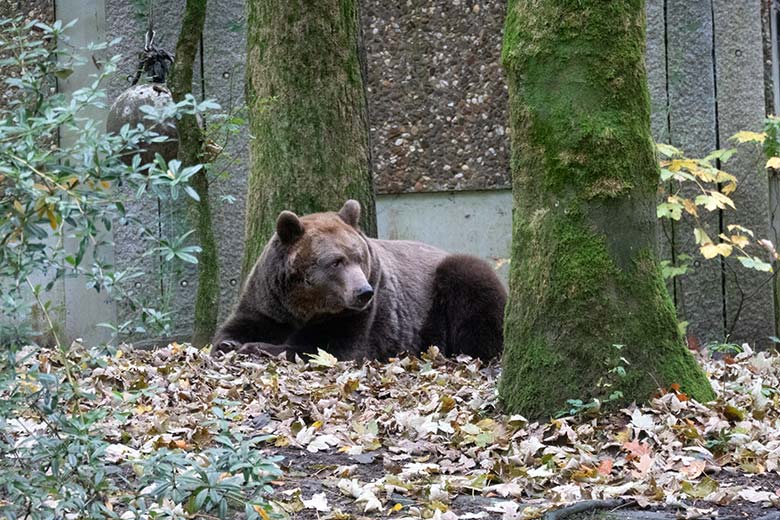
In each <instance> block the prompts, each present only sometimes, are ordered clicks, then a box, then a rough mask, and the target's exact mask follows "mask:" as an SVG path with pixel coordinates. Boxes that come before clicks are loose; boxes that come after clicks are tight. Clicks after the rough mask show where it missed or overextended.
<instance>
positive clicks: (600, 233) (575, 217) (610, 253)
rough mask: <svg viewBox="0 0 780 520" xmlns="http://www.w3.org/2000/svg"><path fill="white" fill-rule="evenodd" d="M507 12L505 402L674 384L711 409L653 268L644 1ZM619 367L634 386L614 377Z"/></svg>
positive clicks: (516, 407) (520, 5)
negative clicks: (509, 211) (509, 226)
mask: <svg viewBox="0 0 780 520" xmlns="http://www.w3.org/2000/svg"><path fill="white" fill-rule="evenodd" d="M508 9H509V11H508V15H507V24H506V28H505V33H504V35H505V36H504V38H505V40H504V49H503V61H504V67H505V69H506V72H507V77H508V81H509V92H510V124H511V127H512V157H511V169H512V178H513V194H514V205H515V212H514V218H513V238H512V243H513V246H512V264H511V267H510V282H509V284H510V298H509V303H508V306H507V313H506V321H505V339H504V344H505V354H504V371H503V376H502V380H501V383H500V388H499V391H500V394H501V397H502V399H503V400H504V402H505V404H506V405H507V407H508V408H509V409H510V410H511V411H513V412H520V413H524V414H527V415H529V416H544V415H548V414H552V413H554V412H556V411H557V410H560V409H562V408H563V407H564V406H565V403H566V400H567V399H585V400H587V399H590V398H594V397H595V398H602V399H603V398H606V397H607V396H608V395H609V394H610V393H611V392H613V391H614V390H620V391H621V392H622V393H623V395H624V398H623V401H624V402H628V401H632V400H638V401H643V400H645V399H647V398H648V397H650V396H651V395H652V394H653V393H654V392H655V391H656V389H657V388H658V386H659V385H660V386H666V387H668V386H669V385H671V384H673V383H678V384H680V385H681V386H682V388H683V391H686V392H688V393H689V394H690V395H692V396H694V397H696V398H698V399H700V400H708V399H710V398H712V397H713V393H712V389H711V387H710V385H709V382H708V381H707V379H706V377H705V376H704V374H703V373H702V371H701V369H700V368H699V367H698V365H697V364H696V361H695V360H694V358H693V357H692V356H691V354H690V353H689V352H688V351H687V349H686V348H685V346H684V345H683V342H682V337H681V336H680V334H679V332H678V329H677V324H676V317H675V313H674V309H673V306H672V304H671V300H670V298H669V296H668V294H667V292H666V288H665V286H664V284H663V280H662V277H661V275H660V270H659V269H658V266H657V264H656V260H655V251H654V248H655V212H654V204H655V190H656V186H657V182H658V176H659V171H658V166H657V163H656V159H655V153H654V147H653V143H652V139H651V137H650V103H649V95H648V92H647V81H646V73H645V70H644V22H645V21H644V2H642V1H638V0H631V1H625V2H603V1H601V0H576V1H575V0H570V1H559V0H513V1H510V2H509V6H508ZM615 344H620V345H624V347H623V348H622V349H621V350H618V349H616V348H614V347H613V345H615ZM621 356H622V357H624V358H626V359H627V360H628V362H629V363H630V365H628V366H627V367H626V368H627V373H626V376H625V377H623V378H620V377H616V376H614V374H610V372H609V371H610V369H611V368H614V367H616V366H618V365H621V364H623V363H622V362H621V361H620V357H621ZM605 383H609V385H610V386H607V385H605Z"/></svg>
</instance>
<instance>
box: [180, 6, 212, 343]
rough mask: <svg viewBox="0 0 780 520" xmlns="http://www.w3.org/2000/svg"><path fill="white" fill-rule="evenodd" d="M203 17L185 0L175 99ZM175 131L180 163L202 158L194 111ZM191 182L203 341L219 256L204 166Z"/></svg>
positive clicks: (202, 10) (188, 72)
mask: <svg viewBox="0 0 780 520" xmlns="http://www.w3.org/2000/svg"><path fill="white" fill-rule="evenodd" d="M205 20H206V0H187V3H186V6H185V9H184V19H183V20H182V26H181V31H180V32H179V39H178V41H177V43H176V61H175V62H174V64H173V71H172V72H171V77H170V79H169V81H168V85H169V86H170V89H171V96H172V97H173V100H174V101H175V102H177V103H178V102H179V101H182V100H183V99H184V98H185V96H186V95H187V94H191V93H192V66H193V63H194V62H195V56H196V55H197V53H198V46H199V44H200V39H201V36H202V34H203V24H204V22H205ZM176 126H177V130H178V132H179V154H178V157H179V160H180V161H181V162H182V165H183V166H194V165H196V164H198V163H202V162H203V157H202V156H203V131H202V130H201V128H200V126H199V125H198V121H197V119H196V118H195V116H194V115H192V114H190V115H185V116H183V117H182V118H181V119H180V120H179V121H178V122H177V125H176ZM192 186H193V188H194V189H195V191H196V192H197V193H198V197H199V198H200V201H198V202H193V205H194V217H195V230H196V234H197V236H198V241H199V244H200V247H201V253H200V256H199V258H198V291H197V293H196V295H195V322H194V329H193V332H192V343H193V344H194V345H196V346H199V347H200V346H204V345H207V344H208V343H209V342H210V341H211V337H212V336H213V335H214V332H215V331H216V328H217V317H218V314H219V256H218V253H217V241H216V239H215V238H214V228H213V226H212V218H211V203H210V201H209V181H208V177H207V172H206V168H205V167H204V168H203V169H201V170H200V171H199V172H198V173H196V174H195V175H194V176H193V177H192Z"/></svg>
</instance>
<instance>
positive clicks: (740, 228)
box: [726, 224, 755, 238]
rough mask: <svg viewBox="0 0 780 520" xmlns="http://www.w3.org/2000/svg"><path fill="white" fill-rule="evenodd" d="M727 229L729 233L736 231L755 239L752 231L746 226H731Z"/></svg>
mask: <svg viewBox="0 0 780 520" xmlns="http://www.w3.org/2000/svg"><path fill="white" fill-rule="evenodd" d="M726 229H728V230H729V231H734V230H735V229H736V230H737V231H739V232H740V233H745V234H746V235H750V236H751V238H752V237H755V235H754V234H753V232H752V231H750V230H749V229H748V228H746V227H744V226H740V225H739V224H729V225H728V226H727V228H726Z"/></svg>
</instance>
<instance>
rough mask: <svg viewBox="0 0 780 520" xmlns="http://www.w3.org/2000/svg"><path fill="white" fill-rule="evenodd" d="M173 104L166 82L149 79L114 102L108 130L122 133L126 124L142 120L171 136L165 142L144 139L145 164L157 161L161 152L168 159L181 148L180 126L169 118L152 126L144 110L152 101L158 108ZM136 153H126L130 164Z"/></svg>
mask: <svg viewBox="0 0 780 520" xmlns="http://www.w3.org/2000/svg"><path fill="white" fill-rule="evenodd" d="M171 104H173V98H172V97H171V92H170V91H169V90H168V89H167V88H166V87H165V86H164V85H162V84H159V83H145V84H138V85H134V86H132V87H130V88H128V89H127V90H125V91H124V92H122V94H120V95H119V97H118V98H116V101H114V103H113V104H112V105H111V110H110V111H109V113H108V119H107V120H106V130H107V131H108V132H109V133H119V130H120V129H121V128H122V127H123V126H124V125H130V126H131V127H133V128H134V127H136V126H137V125H138V124H139V123H141V124H142V125H144V127H146V128H149V129H151V130H154V131H155V132H157V133H158V134H160V135H165V136H167V137H168V140H167V141H165V142H163V143H144V144H143V145H142V146H141V149H139V153H140V154H141V164H146V163H150V162H152V161H154V156H155V154H157V153H159V154H160V155H162V156H163V158H164V159H165V160H166V161H170V160H171V159H175V158H176V154H177V153H178V151H179V133H178V132H177V130H176V121H175V120H174V119H168V120H166V121H165V122H164V123H162V124H160V123H157V124H155V125H154V126H152V127H151V128H150V127H149V125H150V124H152V121H149V120H148V119H145V118H144V116H145V114H144V113H143V112H142V111H141V110H140V109H141V107H142V106H145V105H150V106H153V107H155V108H164V107H165V106H167V105H171ZM133 155H135V154H129V155H125V156H124V157H123V161H124V162H125V163H126V164H130V163H131V162H132V159H133Z"/></svg>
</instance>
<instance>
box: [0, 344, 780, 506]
mask: <svg viewBox="0 0 780 520" xmlns="http://www.w3.org/2000/svg"><path fill="white" fill-rule="evenodd" d="M74 356H77V357H78V356H82V359H81V360H79V359H77V360H76V361H78V362H80V363H83V364H85V366H91V367H93V368H91V369H87V370H86V371H85V372H84V373H83V374H82V377H81V381H80V386H81V387H82V388H83V389H84V391H85V392H89V393H91V394H93V395H94V399H92V400H90V401H85V402H84V404H83V406H84V407H85V408H90V407H93V408H97V407H105V406H108V407H110V409H111V410H112V414H110V415H109V416H107V417H106V418H105V420H104V422H103V423H102V428H103V429H104V431H105V432H106V435H107V436H108V438H109V439H110V440H111V443H112V444H110V445H109V447H108V448H107V449H106V453H105V456H106V457H107V458H109V459H110V460H115V461H120V460H135V459H142V458H144V457H148V456H149V455H150V454H152V453H154V452H155V451H156V450H158V449H161V448H165V449H170V450H181V451H182V452H186V453H188V454H189V455H191V456H197V452H198V450H200V449H201V448H203V447H204V446H205V445H207V444H208V443H210V442H213V439H214V436H215V435H218V431H217V430H218V428H217V427H216V424H217V423H219V422H220V421H227V422H228V423H229V424H230V425H231V428H232V429H235V430H237V431H240V432H241V433H242V434H244V435H247V436H254V435H264V436H269V437H268V441H266V442H261V443H259V444H258V445H257V446H258V448H259V449H263V450H268V451H269V452H271V453H273V452H274V450H276V449H277V447H286V448H285V449H287V450H290V449H295V450H300V452H301V453H303V454H304V455H303V456H304V457H310V456H318V457H322V456H324V454H340V455H341V456H342V457H343V458H345V459H346V458H347V457H351V459H350V462H349V463H347V462H340V463H339V464H342V465H334V467H331V468H327V469H323V470H322V472H321V473H320V474H318V475H317V476H316V478H317V479H318V480H317V481H318V482H320V483H321V486H320V487H319V488H318V489H313V488H312V489H305V490H304V491H301V489H297V490H284V485H285V481H284V479H282V480H281V482H280V483H278V485H277V488H278V489H277V491H276V492H274V493H273V494H272V495H271V498H272V499H273V504H274V507H275V510H276V513H278V514H281V515H282V516H285V515H287V516H290V515H293V516H294V515H296V514H300V512H301V511H304V510H310V512H311V514H315V513H316V514H322V515H326V514H327V515H328V516H327V518H348V517H349V513H341V512H340V509H338V508H339V507H346V506H344V501H347V503H348V504H351V507H352V508H353V511H356V512H359V513H360V514H363V515H368V516H370V517H373V518H379V517H387V516H388V515H389V516H390V517H391V518H399V519H400V518H423V517H424V518H440V519H450V520H456V519H459V518H460V519H465V518H488V517H491V518H496V516H495V515H497V514H498V515H499V516H503V517H504V518H537V517H538V516H539V515H541V514H543V513H544V512H545V511H547V510H549V509H551V508H558V507H561V506H562V505H564V504H568V503H570V502H573V501H579V500H610V499H630V500H632V501H635V502H636V503H638V504H640V505H658V506H663V505H664V504H686V503H690V501H692V500H696V501H698V502H697V504H698V505H697V507H696V508H692V509H690V510H689V511H688V512H687V513H685V514H684V515H683V516H685V515H688V516H691V517H693V516H695V515H697V514H701V511H704V510H706V508H704V507H702V505H708V504H709V505H710V507H715V506H720V505H725V504H729V503H732V502H734V501H744V502H748V503H755V504H758V505H761V506H767V507H769V506H775V507H777V506H780V495H779V494H778V493H779V492H780V491H779V490H778V489H777V487H780V486H775V487H774V488H762V487H761V485H756V484H754V483H753V482H752V481H751V480H749V479H748V478H747V477H744V475H746V474H749V475H754V474H758V475H762V474H767V473H774V474H776V475H780V391H779V390H778V389H780V357H778V356H777V355H770V354H767V353H763V352H761V353H757V354H756V353H754V352H752V351H751V350H750V349H749V348H746V349H745V351H744V352H743V353H740V354H738V355H736V356H733V357H731V358H729V359H728V360H722V361H715V360H708V361H706V366H705V369H706V371H707V373H708V374H710V377H711V380H712V383H713V386H714V388H715V389H716V390H717V392H718V396H719V397H718V400H717V402H715V403H712V404H711V405H709V406H705V405H703V404H701V403H698V402H696V401H693V400H691V399H689V398H688V397H687V396H686V395H685V394H683V393H682V392H680V388H679V386H678V387H675V385H672V387H671V390H670V391H669V392H666V393H663V394H662V395H659V396H658V397H657V398H656V399H654V400H652V401H651V402H650V403H649V404H648V405H647V406H631V407H628V408H626V409H624V410H621V411H619V412H615V413H613V414H612V415H606V414H604V413H600V414H596V415H594V416H585V415H582V416H576V417H560V418H557V419H552V420H550V421H536V422H534V421H528V420H527V419H526V418H524V417H522V416H520V415H511V416H508V415H504V414H502V413H501V406H500V403H499V402H498V397H497V394H496V388H497V384H496V383H497V377H499V374H498V370H497V369H496V367H493V366H488V367H485V366H483V365H482V364H481V363H480V362H479V361H478V360H474V359H470V358H465V357H462V358H459V359H458V360H447V359H445V358H443V357H442V356H441V355H439V353H438V351H437V350H435V349H432V350H431V351H429V352H427V353H426V354H425V355H424V356H422V357H421V358H420V359H416V358H409V357H402V358H399V359H393V360H391V361H390V362H388V363H384V364H383V363H377V362H365V363H356V362H348V363H344V362H338V361H336V360H335V358H334V357H333V356H331V355H330V354H328V353H326V352H324V351H319V352H318V353H317V354H316V355H314V356H311V357H310V358H308V359H307V360H300V361H298V362H295V363H291V362H287V361H284V360H279V359H263V360H254V359H246V358H243V357H241V356H238V355H235V354H230V355H228V356H227V357H226V358H225V359H224V360H215V359H213V358H211V357H210V356H209V355H208V353H206V352H203V351H199V350H197V349H194V348H192V347H189V346H186V345H178V344H174V345H171V346H169V347H166V348H163V349H160V350H157V351H154V352H148V351H135V350H132V349H126V350H120V351H119V352H117V354H116V355H114V356H104V357H102V358H100V359H92V358H89V355H88V353H86V351H83V352H81V353H80V354H79V352H78V349H77V350H76V352H75V353H74ZM30 384H31V385H32V387H34V385H35V382H34V381H31V382H30ZM0 397H2V396H0ZM17 423H18V424H19V425H23V427H22V426H19V427H14V424H17ZM14 424H9V432H10V433H11V434H13V435H14V436H16V437H17V442H20V443H21V442H24V441H25V438H26V436H27V435H28V433H27V432H30V431H34V430H35V428H36V424H35V422H34V421H33V420H32V418H31V417H20V418H19V419H18V421H17V422H16V423H14ZM347 464H349V465H347ZM369 467H370V468H374V470H373V473H372V472H368V473H367V472H366V471H365V468H369ZM366 475H369V476H368V477H366ZM737 476H743V477H741V478H736V477H737ZM312 478H314V476H312ZM474 494H477V495H481V496H482V497H483V500H484V501H483V502H480V504H481V505H480V506H479V507H480V508H481V510H478V511H474V510H473V509H472V510H470V511H469V512H458V504H459V501H458V497H462V496H466V495H474ZM306 497H308V498H306ZM510 500H511V501H510ZM686 501H687V502H686ZM520 502H522V504H523V506H522V507H521V506H519V503H520ZM686 507H689V506H686ZM258 514H260V515H261V516H262V517H264V518H265V515H267V513H266V512H263V513H260V512H258Z"/></svg>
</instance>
